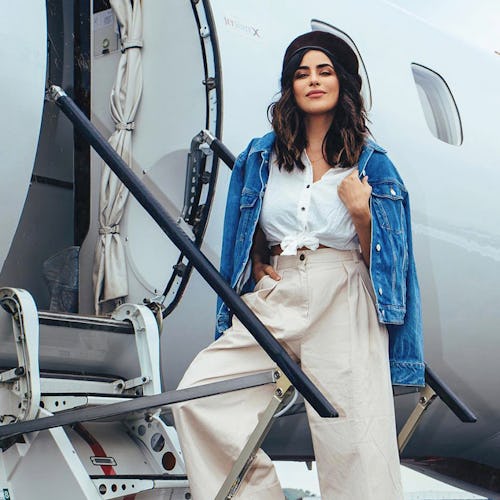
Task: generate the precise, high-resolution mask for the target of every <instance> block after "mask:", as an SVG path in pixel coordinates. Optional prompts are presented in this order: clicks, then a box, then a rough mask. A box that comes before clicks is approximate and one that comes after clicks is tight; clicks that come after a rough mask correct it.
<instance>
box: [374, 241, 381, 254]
mask: <svg viewBox="0 0 500 500" xmlns="http://www.w3.org/2000/svg"><path fill="white" fill-rule="evenodd" d="M381 248H382V247H381V246H380V243H377V245H376V246H375V250H377V252H380V249H381Z"/></svg>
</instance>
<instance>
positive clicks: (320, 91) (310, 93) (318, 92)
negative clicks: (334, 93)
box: [306, 90, 326, 97]
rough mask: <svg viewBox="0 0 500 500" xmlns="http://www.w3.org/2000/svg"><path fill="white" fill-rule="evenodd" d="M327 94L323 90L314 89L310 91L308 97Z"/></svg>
mask: <svg viewBox="0 0 500 500" xmlns="http://www.w3.org/2000/svg"><path fill="white" fill-rule="evenodd" d="M324 94H326V92H323V91H322V90H314V91H312V92H308V93H307V94H306V97H314V96H320V95H324Z"/></svg>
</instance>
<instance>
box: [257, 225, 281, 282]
mask: <svg viewBox="0 0 500 500" xmlns="http://www.w3.org/2000/svg"><path fill="white" fill-rule="evenodd" d="M250 258H251V259H252V276H253V279H254V280H255V283H257V282H258V281H259V280H260V279H262V278H263V277H264V276H265V275H266V274H267V275H269V276H271V278H272V279H273V280H276V281H278V280H280V279H281V276H280V275H279V274H278V273H277V272H276V270H275V269H274V268H273V266H271V265H270V264H269V248H268V246H267V241H266V236H265V235H264V232H263V231H262V229H261V228H260V227H259V226H257V229H256V230H255V234H254V236H253V244H252V248H251V250H250Z"/></svg>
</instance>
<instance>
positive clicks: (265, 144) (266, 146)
mask: <svg viewBox="0 0 500 500" xmlns="http://www.w3.org/2000/svg"><path fill="white" fill-rule="evenodd" d="M275 140H276V134H275V133H274V132H269V133H267V134H266V135H264V136H262V137H259V138H258V139H254V140H253V141H252V146H251V148H250V151H249V154H253V153H261V152H264V151H267V152H268V153H271V149H272V148H273V146H274V141H275Z"/></svg>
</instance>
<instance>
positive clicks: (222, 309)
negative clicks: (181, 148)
mask: <svg viewBox="0 0 500 500" xmlns="http://www.w3.org/2000/svg"><path fill="white" fill-rule="evenodd" d="M251 146H252V143H251V142H250V144H249V145H248V146H247V148H246V149H245V151H243V152H242V153H241V154H240V155H239V156H238V158H236V161H235V163H234V166H233V171H232V173H231V180H230V182H229V190H228V193H227V200H226V212H225V216H224V226H223V233H222V234H223V235H222V249H221V259H220V263H221V264H220V273H221V275H222V277H223V278H224V280H225V281H226V282H227V283H228V284H229V285H231V278H232V276H233V270H234V246H235V244H236V233H237V231H238V226H239V221H240V199H241V193H242V191H243V184H244V179H245V165H246V161H247V158H248V153H249V151H250V148H251ZM220 324H222V325H228V324H229V310H228V308H227V306H226V305H225V303H224V302H223V300H222V299H221V298H220V297H217V325H216V332H215V338H218V337H219V336H220V335H221V334H222V331H220V328H219V325H220Z"/></svg>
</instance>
